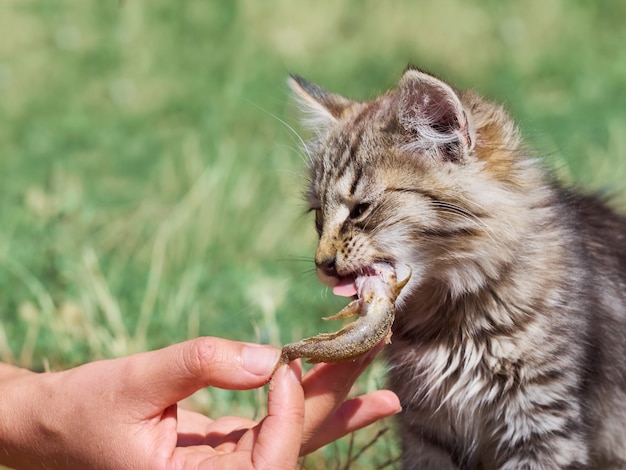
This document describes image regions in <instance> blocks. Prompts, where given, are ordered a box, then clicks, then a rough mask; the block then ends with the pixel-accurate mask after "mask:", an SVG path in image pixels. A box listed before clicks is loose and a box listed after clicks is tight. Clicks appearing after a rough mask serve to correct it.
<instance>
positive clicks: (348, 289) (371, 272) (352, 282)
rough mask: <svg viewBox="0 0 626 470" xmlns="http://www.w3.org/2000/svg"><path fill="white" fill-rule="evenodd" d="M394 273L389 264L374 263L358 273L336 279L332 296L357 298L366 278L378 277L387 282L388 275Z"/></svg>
mask: <svg viewBox="0 0 626 470" xmlns="http://www.w3.org/2000/svg"><path fill="white" fill-rule="evenodd" d="M394 272H395V271H394V268H393V267H392V266H391V265H390V264H389V263H386V262H376V263H374V264H372V265H371V266H368V267H367V268H364V269H362V270H360V271H359V272H358V273H352V274H348V275H347V276H340V277H339V278H337V283H336V284H335V285H334V286H333V294H335V295H338V296H341V297H354V296H357V295H359V289H360V286H361V285H362V284H363V281H364V280H365V279H366V278H372V277H379V278H382V279H383V280H385V281H387V280H388V277H389V275H390V274H393V273H394ZM394 279H395V277H394Z"/></svg>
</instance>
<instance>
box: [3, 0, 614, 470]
mask: <svg viewBox="0 0 626 470" xmlns="http://www.w3.org/2000/svg"><path fill="white" fill-rule="evenodd" d="M624 21H626V3H624V2H620V1H607V2H587V1H582V0H567V1H566V0H561V1H559V0H551V1H544V0H529V1H526V2H501V1H497V0H482V1H470V2H467V1H461V0H441V1H437V2H435V1H431V2H427V1H425V2H416V1H396V2H376V1H373V0H369V1H356V0H354V1H336V0H318V1H317V2H303V1H287V0H278V1H273V2H258V1H254V0H235V1H229V2H201V1H195V2H194V1H179V2H172V1H166V0H151V1H147V0H125V1H121V2H118V1H115V0H109V1H100V2H96V1H77V0H74V1H72V0H55V1H54V2H51V1H47V0H41V1H37V0H3V1H2V2H1V3H0V292H1V293H2V295H1V296H0V318H1V321H0V359H1V360H3V361H8V362H13V363H17V364H21V365H23V366H25V367H30V368H33V369H35V370H44V369H53V370H54V369H60V368H67V367H71V366H73V365H76V364H79V363H82V362H85V361H88V360H94V359H99V358H105V357H115V356H120V355H125V354H129V353H133V352H136V351H140V350H145V349H153V348H157V347H161V346H164V345H167V344H170V343H172V342H176V341H181V340H184V339H186V338H190V337H195V336H198V335H216V336H222V337H226V338H232V339H236V340H243V341H260V342H269V343H272V344H275V345H280V344H282V343H284V342H287V341H290V340H293V339H298V338H301V337H303V336H310V335H312V334H314V333H317V332H319V331H321V330H323V329H326V330H328V329H333V328H335V329H336V327H337V325H336V324H335V325H330V326H329V325H323V324H322V321H321V320H320V317H321V316H322V315H328V314H329V313H333V312H335V311H336V310H338V309H339V308H340V307H341V306H342V304H344V303H345V301H342V300H341V299H334V298H332V296H331V295H329V292H328V291H327V290H326V289H325V288H323V287H322V286H321V285H320V284H319V283H318V282H317V280H316V278H315V275H314V270H313V263H312V257H313V253H314V248H315V235H314V230H313V223H312V220H310V217H309V216H308V215H306V214H305V213H304V210H305V208H306V207H305V204H304V202H303V200H302V198H301V192H302V189H303V184H304V175H303V173H304V171H303V170H304V163H303V159H302V155H301V152H300V150H299V146H300V143H299V139H298V137H297V136H296V135H294V133H293V132H292V131H291V130H290V129H289V126H294V127H296V128H297V127H298V126H297V115H296V113H294V112H293V109H292V107H291V106H290V102H289V96H288V91H287V87H286V85H285V78H286V76H287V74H288V73H289V72H296V73H298V74H301V75H303V76H305V77H307V78H309V79H311V80H313V81H315V82H317V83H319V84H321V85H323V86H324V87H326V88H329V89H331V90H334V91H337V92H340V93H343V94H346V95H348V96H350V97H353V98H358V99H368V98H372V97H374V96H376V95H377V94H379V93H380V92H382V91H385V90H386V89H388V88H390V87H392V86H394V85H395V83H396V82H397V80H398V78H399V76H400V74H401V72H402V71H403V69H404V68H405V66H406V65H407V63H413V64H415V65H418V66H420V67H423V68H426V69H428V70H430V71H432V72H434V73H436V74H438V75H440V76H442V77H445V78H446V79H448V80H450V81H451V82H453V83H455V84H456V85H457V86H459V87H461V88H468V87H471V88H475V89H477V90H479V91H480V92H481V93H482V94H483V95H486V96H488V97H491V98H493V99H494V100H497V101H500V102H503V103H504V104H505V105H506V106H507V108H508V109H509V110H510V111H511V113H512V114H513V115H514V116H515V117H516V119H517V121H518V123H519V124H520V126H521V128H522V129H523V131H524V132H525V134H526V136H527V138H528V140H529V142H530V143H531V145H532V146H534V148H536V149H537V150H538V151H539V152H540V153H542V154H545V155H546V156H547V157H548V158H549V160H550V161H551V162H552V164H553V165H555V166H556V167H557V168H558V170H559V172H560V173H561V174H562V176H563V177H564V178H566V179H568V180H570V181H574V182H577V183H580V184H582V185H584V186H585V187H587V188H592V189H601V188H608V189H609V190H611V191H619V190H620V189H621V187H623V183H622V181H623V180H624V178H625V177H626V165H625V163H624V162H625V157H626V154H625V153H626V150H625V149H626V134H625V132H624V129H626V93H625V89H626V49H625V48H624V47H623V45H624V44H626V28H624ZM282 121H285V122H286V124H285V123H283V122H282ZM287 124H288V125H287ZM622 200H623V198H622ZM382 384H384V364H377V365H375V367H374V368H373V370H372V372H371V373H370V374H369V375H368V376H367V377H365V378H364V379H363V380H362V381H361V382H360V383H359V389H360V390H358V391H359V392H363V391H365V390H367V389H371V388H374V387H379V386H382ZM261 401H262V393H261V394H258V393H251V394H242V393H236V394H235V393H233V392H227V391H219V390H209V391H203V392H202V393H201V394H198V396H197V397H196V399H195V402H194V406H197V407H200V408H202V409H207V410H210V411H211V412H212V413H215V414H224V413H229V414H235V413H241V414H247V415H249V416H254V415H255V414H256V413H261V412H262V411H258V410H259V408H261V403H260V402H261ZM387 424H388V423H387ZM386 426H387V425H386V424H382V425H381V426H379V427H378V428H373V429H372V430H370V431H367V432H363V433H359V434H357V436H356V438H355V439H356V441H354V442H351V441H350V439H347V440H345V441H344V442H342V443H340V444H338V445H336V446H330V447H329V448H327V449H325V450H322V451H321V452H319V453H318V454H317V455H315V456H313V457H310V458H309V459H308V460H307V461H306V462H305V465H306V466H307V467H310V468H317V467H320V466H324V467H326V468H341V467H348V466H350V464H351V462H350V459H355V462H356V463H355V465H354V466H355V467H357V468H382V467H385V466H390V465H392V464H390V462H391V461H393V459H394V456H395V455H396V453H397V449H396V447H395V445H394V444H393V436H392V435H391V433H386V434H385V436H384V438H377V433H378V432H381V430H384V429H386ZM372 441H376V442H375V443H374V445H373V446H372V447H368V443H370V442H372ZM360 450H364V452H363V454H362V455H359V451H360Z"/></svg>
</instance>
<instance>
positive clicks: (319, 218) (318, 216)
mask: <svg viewBox="0 0 626 470" xmlns="http://www.w3.org/2000/svg"><path fill="white" fill-rule="evenodd" d="M323 228H324V215H323V214H322V210H321V209H315V230H317V233H318V234H320V235H321V234H322V229H323Z"/></svg>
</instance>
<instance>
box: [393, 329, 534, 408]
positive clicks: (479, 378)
mask: <svg viewBox="0 0 626 470" xmlns="http://www.w3.org/2000/svg"><path fill="white" fill-rule="evenodd" d="M397 323H398V324H397V325H395V326H394V334H393V336H392V344H391V345H389V347H388V348H389V351H388V353H389V354H388V357H389V361H390V366H391V374H392V376H393V378H392V382H393V383H394V385H395V388H396V391H397V392H398V393H399V395H400V397H401V399H402V400H403V401H404V402H405V403H407V404H409V403H410V404H411V405H412V406H413V405H416V404H419V406H420V407H423V408H424V409H425V410H428V412H432V411H433V410H442V409H448V410H449V411H450V412H452V413H453V414H455V415H456V416H461V415H468V419H470V420H474V419H476V418H477V412H478V411H477V410H479V409H487V408H490V407H492V406H493V405H495V404H496V402H497V401H499V400H501V399H502V397H503V396H504V394H505V393H506V392H507V391H508V390H510V389H512V388H513V387H514V386H515V385H516V384H519V382H520V380H521V377H522V376H523V375H524V367H525V365H524V361H523V358H522V352H521V351H522V350H523V349H524V348H520V344H519V343H520V339H519V338H518V337H516V336H515V335H511V334H507V335H497V334H488V333H487V332H481V333H479V332H478V331H473V332H472V331H469V330H467V329H465V330H464V329H462V328H459V327H458V325H457V326H456V329H455V326H454V325H447V327H446V326H443V327H441V328H440V329H437V330H431V331H427V327H426V326H424V330H423V331H421V332H420V331H419V329H418V330H416V329H415V325H414V324H411V323H410V322H408V323H407V322H402V321H399V322H397ZM420 333H421V334H420Z"/></svg>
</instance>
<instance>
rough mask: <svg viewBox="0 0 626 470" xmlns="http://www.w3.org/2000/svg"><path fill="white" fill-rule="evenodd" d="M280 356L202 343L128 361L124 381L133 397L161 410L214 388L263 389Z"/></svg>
mask: <svg viewBox="0 0 626 470" xmlns="http://www.w3.org/2000/svg"><path fill="white" fill-rule="evenodd" d="M279 354H280V351H279V350H278V349H276V348H274V347H271V346H261V345H256V344H247V343H239V342H236V341H229V340H225V339H221V338H212V337H206V338H197V339H194V340H191V341H186V342H184V343H179V344H175V345H173V346H169V347H167V348H164V349H160V350H157V351H151V352H147V353H141V354H136V355H133V356H129V357H127V358H125V361H126V367H124V369H123V370H124V373H123V375H124V378H123V379H124V382H125V386H126V389H127V390H126V391H127V392H129V393H132V392H133V391H134V392H136V393H138V395H137V396H141V399H142V400H141V401H142V402H144V403H146V402H147V403H151V404H152V405H153V406H155V407H156V408H157V409H158V408H161V407H165V406H168V405H170V404H173V403H176V402H178V401H180V400H182V399H183V398H186V397H187V396H189V395H191V394H192V393H194V392H195V391H197V390H199V389H201V388H204V387H208V386H214V387H219V388H225V389H230V390H244V389H250V388H255V387H259V386H261V385H263V384H265V383H266V382H267V381H268V380H269V378H270V375H271V373H272V371H273V368H274V366H275V365H276V363H277V361H278V358H279ZM133 389H135V390H133Z"/></svg>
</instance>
